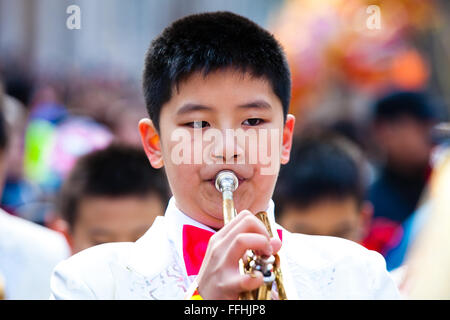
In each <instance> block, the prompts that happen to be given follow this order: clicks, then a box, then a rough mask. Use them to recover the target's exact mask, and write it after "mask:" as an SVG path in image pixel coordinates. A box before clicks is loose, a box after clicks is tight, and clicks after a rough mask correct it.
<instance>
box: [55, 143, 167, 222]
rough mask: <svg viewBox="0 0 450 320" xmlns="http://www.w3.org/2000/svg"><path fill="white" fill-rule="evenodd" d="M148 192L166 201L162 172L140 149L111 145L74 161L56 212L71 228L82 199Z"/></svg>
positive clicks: (147, 194)
mask: <svg viewBox="0 0 450 320" xmlns="http://www.w3.org/2000/svg"><path fill="white" fill-rule="evenodd" d="M151 194H154V195H156V196H158V197H159V198H160V199H161V201H162V202H163V203H165V202H166V201H167V200H168V197H169V193H168V187H167V183H166V179H165V177H164V173H163V172H161V171H160V170H157V169H154V168H152V167H151V165H150V163H149V161H148V158H147V156H146V155H145V152H144V151H143V150H142V149H141V148H136V147H134V146H129V145H121V144H111V145H110V146H108V147H107V148H105V149H101V150H96V151H93V152H91V153H88V154H86V155H84V156H82V157H80V158H79V159H78V160H77V162H76V164H75V166H74V167H73V168H72V170H71V171H70V173H69V175H68V176H67V177H66V179H65V180H64V183H63V185H62V187H61V190H60V193H59V196H58V199H57V211H58V213H59V214H61V216H62V217H63V218H64V219H65V220H66V221H67V222H68V223H69V225H70V227H71V228H72V227H73V226H74V223H75V220H76V217H77V214H78V209H79V204H80V202H81V201H82V200H83V198H86V197H126V196H137V197H146V196H149V195H151Z"/></svg>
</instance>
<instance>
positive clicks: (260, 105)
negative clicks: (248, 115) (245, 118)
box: [238, 100, 272, 110]
mask: <svg viewBox="0 0 450 320" xmlns="http://www.w3.org/2000/svg"><path fill="white" fill-rule="evenodd" d="M238 108H240V109H253V108H254V109H269V110H270V109H272V106H271V105H270V104H269V103H268V102H266V101H264V100H255V101H252V102H249V103H245V104H242V105H240V106H238Z"/></svg>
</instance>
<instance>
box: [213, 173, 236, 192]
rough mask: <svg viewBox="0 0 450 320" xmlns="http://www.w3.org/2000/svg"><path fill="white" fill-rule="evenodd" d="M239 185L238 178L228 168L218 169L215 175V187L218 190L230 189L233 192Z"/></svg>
mask: <svg viewBox="0 0 450 320" xmlns="http://www.w3.org/2000/svg"><path fill="white" fill-rule="evenodd" d="M238 185H239V181H238V178H237V177H236V175H235V174H234V173H233V171H230V170H223V171H220V172H219V173H218V174H217V176H216V189H217V190H218V191H219V192H224V191H231V192H234V191H235V190H236V189H237V187H238Z"/></svg>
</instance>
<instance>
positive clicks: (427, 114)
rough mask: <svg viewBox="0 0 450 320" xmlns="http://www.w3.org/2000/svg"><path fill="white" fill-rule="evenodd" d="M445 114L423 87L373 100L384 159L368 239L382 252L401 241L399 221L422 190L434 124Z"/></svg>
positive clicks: (374, 124) (374, 190)
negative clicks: (418, 90) (418, 89)
mask: <svg viewBox="0 0 450 320" xmlns="http://www.w3.org/2000/svg"><path fill="white" fill-rule="evenodd" d="M441 117H442V114H441V113H440V110H439V109H438V105H437V104H434V103H433V102H432V100H431V98H430V97H429V96H428V95H427V94H426V93H424V92H414V91H398V92H393V93H390V94H388V95H386V96H384V97H382V98H380V99H379V100H378V101H376V103H375V105H374V108H373V118H372V129H373V136H374V140H375V142H376V144H377V147H378V149H379V151H380V154H381V161H380V163H379V164H378V168H377V170H376V175H375V179H374V181H373V183H372V184H371V186H370V188H369V193H368V197H369V199H370V201H371V203H372V204H373V206H374V219H373V223H372V226H371V232H370V235H369V237H368V240H367V241H368V243H369V245H370V246H371V248H372V249H374V250H377V251H379V252H380V253H382V254H384V255H386V252H387V250H388V248H389V247H392V246H393V245H394V242H398V241H399V240H400V239H399V238H398V237H399V233H398V228H399V226H401V224H402V223H404V222H405V221H406V220H407V219H408V217H410V215H412V214H413V212H414V211H415V210H416V209H417V208H418V206H419V202H420V200H421V198H422V197H423V195H424V192H425V186H426V184H427V181H428V177H429V174H430V172H431V167H430V156H431V153H432V150H433V147H434V142H433V139H432V135H431V129H432V127H433V126H434V125H435V124H436V123H437V122H438V121H439V119H440V118H441ZM394 235H396V237H397V238H394Z"/></svg>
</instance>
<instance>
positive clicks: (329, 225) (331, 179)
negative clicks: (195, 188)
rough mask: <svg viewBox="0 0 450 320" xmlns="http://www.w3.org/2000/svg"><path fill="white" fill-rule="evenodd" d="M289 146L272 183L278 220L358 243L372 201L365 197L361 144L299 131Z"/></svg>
mask: <svg viewBox="0 0 450 320" xmlns="http://www.w3.org/2000/svg"><path fill="white" fill-rule="evenodd" d="M293 146H294V150H293V152H292V153H291V161H290V162H289V163H288V164H287V165H286V166H284V167H283V168H282V169H281V171H280V177H279V185H277V187H276V197H275V199H276V204H277V208H278V209H279V211H277V212H279V215H278V216H277V218H278V219H279V221H280V224H281V225H283V226H284V227H285V228H286V229H288V230H289V231H291V232H299V233H306V234H315V235H327V236H335V237H341V238H345V239H349V240H352V241H355V242H358V243H362V240H363V239H364V237H365V236H366V234H367V231H368V226H369V223H370V219H371V216H372V206H371V205H370V203H368V202H367V201H365V199H364V195H365V189H366V186H367V181H366V163H367V162H366V160H365V158H364V155H363V154H362V152H361V151H360V149H359V148H358V147H357V146H356V145H355V144H354V143H353V142H351V141H350V140H349V139H347V138H345V137H344V136H342V135H340V134H337V133H332V132H321V133H313V134H310V135H306V136H302V137H301V138H300V139H299V140H298V141H295V142H294V144H293Z"/></svg>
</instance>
